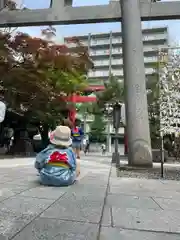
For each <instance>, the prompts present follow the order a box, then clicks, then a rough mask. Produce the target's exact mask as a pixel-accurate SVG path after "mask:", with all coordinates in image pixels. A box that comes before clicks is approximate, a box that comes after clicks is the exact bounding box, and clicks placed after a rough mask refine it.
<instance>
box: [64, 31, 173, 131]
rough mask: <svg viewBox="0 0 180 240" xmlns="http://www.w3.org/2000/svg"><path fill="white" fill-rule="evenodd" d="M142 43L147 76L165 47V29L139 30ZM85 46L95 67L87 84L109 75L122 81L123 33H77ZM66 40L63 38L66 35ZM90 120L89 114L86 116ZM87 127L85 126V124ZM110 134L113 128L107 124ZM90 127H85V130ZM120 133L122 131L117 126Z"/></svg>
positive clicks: (151, 74) (104, 80)
mask: <svg viewBox="0 0 180 240" xmlns="http://www.w3.org/2000/svg"><path fill="white" fill-rule="evenodd" d="M134 34H136V33H134ZM142 35H143V44H144V64H145V72H146V77H147V78H148V79H149V78H150V77H151V76H153V75H154V74H155V72H156V70H155V65H156V64H157V60H158V50H159V49H161V48H166V47H168V39H169V37H168V28H167V27H158V28H148V29H143V30H142ZM77 37H78V38H79V39H80V40H81V41H82V43H83V44H84V45H86V46H87V47H88V51H89V55H90V57H91V59H92V61H93V62H94V69H93V70H91V71H89V73H88V81H89V84H90V85H103V84H104V82H106V81H108V79H109V76H111V75H113V76H115V77H117V79H118V80H119V81H123V56H122V33H121V32H109V33H100V34H91V33H89V34H88V35H81V36H77ZM65 43H66V38H65ZM87 121H88V122H91V121H93V118H92V117H89V119H87ZM87 128H88V127H87ZM110 129H111V133H112V134H113V127H112V126H111V127H110ZM88 130H89V128H88V129H87V131H88ZM120 133H121V134H123V130H122V129H120Z"/></svg>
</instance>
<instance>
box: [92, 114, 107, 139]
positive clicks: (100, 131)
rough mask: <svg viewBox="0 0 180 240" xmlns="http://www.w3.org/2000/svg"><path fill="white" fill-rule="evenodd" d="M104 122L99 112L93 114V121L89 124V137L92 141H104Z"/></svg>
mask: <svg viewBox="0 0 180 240" xmlns="http://www.w3.org/2000/svg"><path fill="white" fill-rule="evenodd" d="M105 129H106V123H105V121H104V120H103V116H102V115H100V114H96V115H94V121H93V122H92V124H91V126H90V137H91V140H92V141H97V142H103V141H105V139H106V137H105V134H104V133H105Z"/></svg>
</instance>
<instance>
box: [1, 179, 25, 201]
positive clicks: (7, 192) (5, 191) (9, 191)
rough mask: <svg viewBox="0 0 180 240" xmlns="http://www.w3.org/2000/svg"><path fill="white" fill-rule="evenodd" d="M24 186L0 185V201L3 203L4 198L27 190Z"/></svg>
mask: <svg viewBox="0 0 180 240" xmlns="http://www.w3.org/2000/svg"><path fill="white" fill-rule="evenodd" d="M27 189H28V187H26V186H16V185H12V184H8V183H5V184H0V201H3V200H4V199H6V198H9V197H12V196H14V195H16V194H18V193H20V192H22V191H25V190H27Z"/></svg>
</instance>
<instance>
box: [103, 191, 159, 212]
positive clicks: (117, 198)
mask: <svg viewBox="0 0 180 240" xmlns="http://www.w3.org/2000/svg"><path fill="white" fill-rule="evenodd" d="M106 204H107V205H108V206H115V207H118V208H138V209H148V208H154V209H160V207H159V206H158V204H156V203H155V202H154V201H153V200H152V198H150V197H139V196H128V195H123V194H121V195H114V194H109V195H108V197H107V201H106Z"/></svg>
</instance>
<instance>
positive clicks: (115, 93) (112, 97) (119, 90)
mask: <svg viewBox="0 0 180 240" xmlns="http://www.w3.org/2000/svg"><path fill="white" fill-rule="evenodd" d="M104 86H105V90H104V91H102V92H100V93H98V94H97V104H98V105H99V107H100V108H103V107H104V106H105V104H106V103H109V104H113V103H115V102H124V84H123V82H120V81H118V79H117V78H116V77H114V76H111V77H110V79H109V81H108V82H107V83H104Z"/></svg>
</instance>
